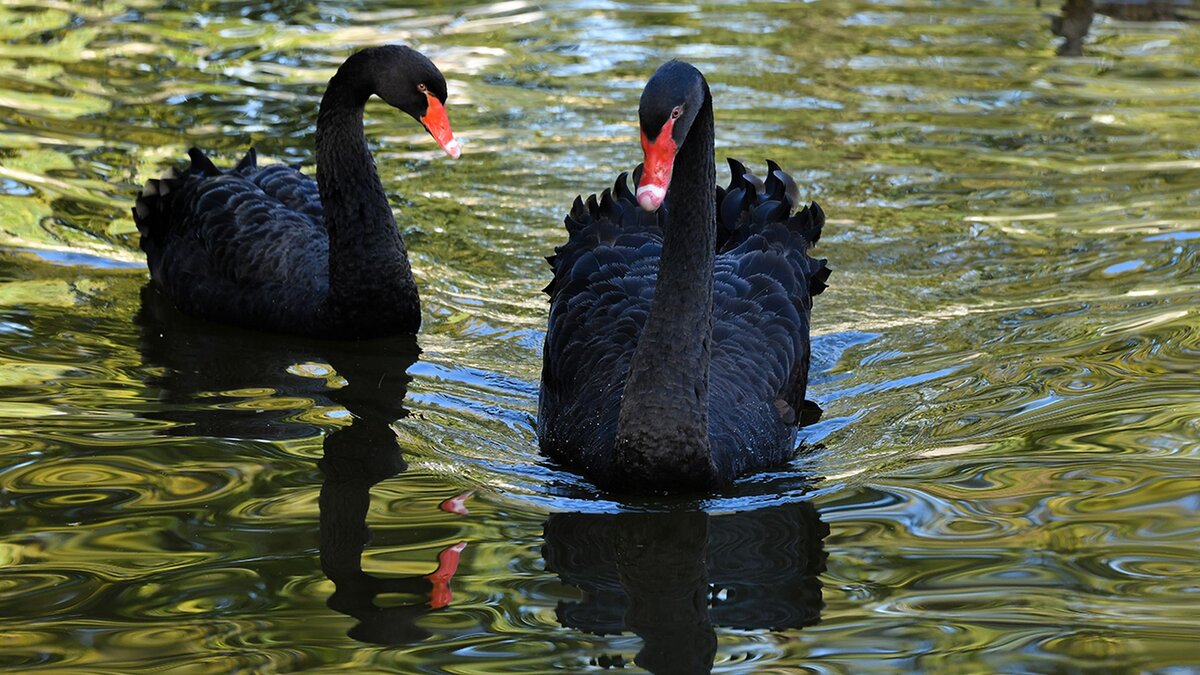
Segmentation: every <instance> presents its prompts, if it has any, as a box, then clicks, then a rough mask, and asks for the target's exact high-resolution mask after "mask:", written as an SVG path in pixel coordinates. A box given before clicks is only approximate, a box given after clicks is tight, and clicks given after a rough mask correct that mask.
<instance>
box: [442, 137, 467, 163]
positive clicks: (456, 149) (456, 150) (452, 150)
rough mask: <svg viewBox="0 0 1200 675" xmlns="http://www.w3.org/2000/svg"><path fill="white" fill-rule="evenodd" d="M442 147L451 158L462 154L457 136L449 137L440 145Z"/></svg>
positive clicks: (456, 157)
mask: <svg viewBox="0 0 1200 675" xmlns="http://www.w3.org/2000/svg"><path fill="white" fill-rule="evenodd" d="M442 149H444V150H445V151H446V154H447V155H450V158H451V159H458V157H459V155H461V154H462V145H460V144H459V142H458V139H457V138H451V139H450V140H449V141H447V142H446V144H445V145H443V146H442Z"/></svg>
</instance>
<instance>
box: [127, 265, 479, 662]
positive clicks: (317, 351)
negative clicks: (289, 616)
mask: <svg viewBox="0 0 1200 675" xmlns="http://www.w3.org/2000/svg"><path fill="white" fill-rule="evenodd" d="M138 322H139V324H140V325H141V327H142V352H143V359H144V362H145V364H146V365H147V366H151V367H154V368H156V370H157V372H156V374H155V375H153V376H152V377H151V378H150V381H149V383H150V384H152V385H154V386H157V387H160V388H161V390H162V391H161V399H162V401H163V403H164V404H165V405H164V406H163V408H162V409H161V410H160V411H158V413H157V414H156V415H154V416H156V417H161V418H163V419H166V420H169V421H172V422H175V423H177V424H179V426H176V427H172V428H171V429H169V430H168V431H167V433H169V434H175V435H187V436H209V437H215V438H242V439H263V440H285V439H292V438H303V437H307V436H312V435H315V434H318V433H320V432H321V428H320V427H318V426H317V425H315V424H305V423H300V422H297V421H294V420H291V419H288V418H289V417H291V416H293V415H295V414H296V413H297V412H299V411H297V410H295V409H278V410H275V409H269V410H263V409H260V408H253V409H241V408H238V407H236V406H230V405H223V404H228V403H231V402H236V401H237V400H238V397H237V396H234V395H231V394H222V393H221V392H235V391H237V390H257V389H270V390H272V391H273V392H274V393H275V396H277V397H301V398H303V399H309V400H311V401H312V404H311V405H330V404H332V405H337V406H341V407H343V408H345V409H346V410H347V411H348V412H349V413H350V424H349V425H347V426H342V427H339V428H336V429H334V430H332V431H330V432H329V433H328V434H327V435H326V436H325V439H324V456H323V458H322V459H321V460H320V462H319V463H318V467H319V468H320V470H321V473H322V475H323V477H324V479H323V482H322V484H321V492H320V499H319V504H320V551H321V555H320V562H321V569H322V571H323V572H324V573H325V575H326V576H327V577H328V578H329V579H330V581H332V582H333V583H334V586H335V590H334V592H333V594H332V595H331V596H330V597H329V599H328V600H327V605H328V606H329V607H330V608H331V609H333V610H335V611H338V612H341V613H343V614H346V615H348V616H351V617H353V618H354V619H356V620H357V622H358V623H357V624H356V625H355V626H354V627H353V628H351V629H350V631H349V636H350V637H351V638H353V639H355V640H360V641H363V642H370V643H375V644H383V645H396V644H407V643H412V642H417V641H420V640H423V639H425V638H428V637H429V636H430V633H429V632H428V631H426V630H425V629H423V628H421V627H419V626H417V624H416V622H417V620H418V619H419V618H420V617H422V616H423V615H425V614H427V613H428V612H430V611H432V610H434V609H437V608H439V607H442V606H445V604H447V603H448V602H449V590H448V583H449V578H450V576H452V575H453V572H454V568H455V567H456V566H457V561H458V553H459V551H461V550H462V545H459V546H457V547H450V548H448V549H447V550H445V551H443V552H442V554H441V555H440V556H439V563H438V569H437V570H435V571H434V572H433V573H431V574H427V575H413V576H404V577H380V576H375V575H372V574H368V573H366V572H364V571H363V569H362V555H363V551H364V549H365V548H366V546H367V545H368V543H369V542H370V539H371V530H370V528H369V527H368V526H367V522H366V520H367V511H368V509H369V507H370V502H371V495H370V490H371V487H372V486H374V485H376V484H377V483H380V482H381V481H384V480H387V479H389V478H392V477H394V476H397V475H399V474H400V473H402V472H404V471H405V469H407V464H406V463H405V462H404V458H403V456H402V454H401V452H400V448H399V446H398V445H397V443H396V436H395V433H393V431H392V429H391V424H392V423H393V422H394V421H396V420H397V419H400V418H402V417H404V416H406V415H407V414H408V412H407V411H406V410H405V408H404V398H405V396H406V395H407V393H408V384H409V382H410V381H411V378H410V376H409V375H408V373H407V371H408V369H409V367H411V366H412V365H413V364H414V363H416V361H417V359H418V357H419V355H420V348H419V347H418V346H417V342H416V339H415V338H413V337H411V336H407V337H397V338H388V339H382V340H371V341H366V342H327V341H321V340H309V339H304V338H295V337H289V336H280V335H271V334H266V333H259V332H254V331H246V330H241V329H237V328H231V327H227V326H221V325H217V324H212V323H207V322H203V321H198V320H195V319H191V318H190V317H187V316H184V315H182V314H180V313H179V312H178V311H177V310H175V309H174V308H173V307H172V306H171V305H170V303H169V302H168V301H167V300H166V299H165V298H164V297H162V296H161V295H160V294H159V293H158V292H157V291H156V290H154V289H153V288H151V287H149V286H147V287H146V288H145V289H143V291H142V310H141V312H140V313H139V315H138ZM302 363H324V364H328V365H329V366H331V368H332V370H333V371H334V372H335V373H336V375H337V376H338V377H340V379H341V380H344V384H342V386H340V387H332V386H329V384H328V382H327V379H326V378H320V377H302V376H299V375H296V374H294V373H292V372H290V369H291V368H293V367H294V366H295V365H296V364H302ZM381 594H405V595H409V596H415V598H416V600H415V601H414V602H410V603H408V604H395V605H389V606H386V607H385V606H380V605H378V604H377V602H376V600H377V598H378V596H380V595H381Z"/></svg>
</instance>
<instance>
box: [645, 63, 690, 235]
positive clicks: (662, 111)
mask: <svg viewBox="0 0 1200 675" xmlns="http://www.w3.org/2000/svg"><path fill="white" fill-rule="evenodd" d="M707 91H708V85H707V83H706V82H705V81H704V76H703V75H702V74H700V71H699V70H696V68H695V66H692V65H691V64H689V63H685V62H683V61H667V62H666V63H664V64H663V65H661V66H659V68H658V70H656V71H654V75H652V76H650V81H648V82H647V83H646V88H645V89H643V90H642V100H641V103H640V104H639V105H638V120H639V122H640V126H641V132H642V152H643V154H644V155H645V157H644V160H643V165H644V168H643V170H642V178H641V180H640V181H639V183H638V186H637V201H638V204H640V205H641V207H642V208H643V209H645V210H647V211H656V210H657V209H658V207H659V206H662V203H663V200H664V199H666V197H667V190H668V189H669V188H670V187H671V172H672V170H673V169H674V167H675V155H676V154H677V153H678V151H679V148H680V147H681V146H682V145H683V142H684V140H686V139H687V135H688V131H690V130H691V128H692V122H694V121H695V120H696V115H697V114H698V113H699V112H700V108H701V107H703V105H704V100H705V96H706V95H707Z"/></svg>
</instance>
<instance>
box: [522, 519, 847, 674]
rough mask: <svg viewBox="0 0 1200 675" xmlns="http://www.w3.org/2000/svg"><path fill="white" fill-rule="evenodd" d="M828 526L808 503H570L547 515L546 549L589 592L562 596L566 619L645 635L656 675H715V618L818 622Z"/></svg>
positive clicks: (761, 624) (734, 623)
mask: <svg viewBox="0 0 1200 675" xmlns="http://www.w3.org/2000/svg"><path fill="white" fill-rule="evenodd" d="M828 534H829V526H828V525H826V524H825V523H824V522H822V521H821V519H820V516H819V515H818V514H817V511H816V509H815V508H813V505H812V504H811V503H809V502H796V503H788V504H783V505H779V506H771V507H767V508H761V509H757V510H754V511H743V512H739V513H731V514H722V515H709V514H707V513H705V512H703V511H695V510H686V511H675V512H663V513H619V514H582V513H562V514H554V515H552V516H550V519H549V520H547V521H546V524H545V545H544V547H543V549H542V555H543V557H544V558H545V561H546V569H547V570H548V571H551V572H554V573H556V574H558V576H559V577H560V578H561V579H562V580H563V582H564V583H567V584H570V585H571V586H575V587H576V588H578V589H580V590H581V591H583V599H582V600H580V601H578V602H561V603H559V606H558V609H557V616H558V621H559V623H561V624H562V625H563V626H565V627H568V628H574V629H577V630H581V631H585V632H588V633H595V634H601V635H604V634H618V633H624V632H627V631H631V632H633V633H635V634H637V635H638V636H639V637H640V638H641V639H642V641H643V647H642V649H641V650H640V651H639V652H638V653H637V655H636V656H634V659H633V660H634V662H635V663H637V665H639V666H641V667H643V668H645V669H647V670H649V671H651V672H653V673H656V674H658V675H664V674H668V673H707V672H709V671H710V670H711V669H712V665H713V658H714V656H715V655H716V651H717V637H716V632H715V628H716V627H725V628H732V629H739V630H762V629H767V630H787V629H793V630H794V629H800V628H804V627H806V626H811V625H813V624H815V623H817V622H818V621H819V620H820V616H821V608H822V607H823V602H822V596H821V581H820V578H819V575H820V574H821V572H823V571H824V570H825V559H826V553H825V550H824V539H825V537H826V536H827V535H828ZM624 661H625V657H624V656H622V655H616V656H606V657H605V662H604V663H603V664H601V665H610V664H611V665H618V666H619V665H621V664H622V663H624Z"/></svg>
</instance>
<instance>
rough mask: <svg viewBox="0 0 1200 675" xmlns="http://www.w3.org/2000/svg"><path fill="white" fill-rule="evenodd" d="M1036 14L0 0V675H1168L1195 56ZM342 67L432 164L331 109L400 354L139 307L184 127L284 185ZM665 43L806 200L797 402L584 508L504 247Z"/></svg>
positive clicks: (1185, 633)
mask: <svg viewBox="0 0 1200 675" xmlns="http://www.w3.org/2000/svg"><path fill="white" fill-rule="evenodd" d="M1052 4H1053V3H1043V7H1041V8H1038V7H1037V6H1036V3H1034V2H1032V1H1031V0H994V1H992V2H973V1H970V0H954V1H951V2H940V3H929V2H921V1H918V0H892V1H890V2H877V3H870V2H865V1H862V0H858V1H850V2H833V1H824V0H817V1H815V2H789V1H787V0H784V1H782V2H756V1H746V2H707V3H684V4H681V3H661V4H638V3H632V4H631V3H621V2H609V1H604V0H583V1H579V2H554V1H551V2H549V3H531V2H525V1H524V0H515V1H506V2H497V3H492V4H488V3H482V2H480V3H471V2H469V1H468V2H463V3H459V4H453V3H447V2H430V1H423V2H417V3H408V4H399V3H386V2H372V1H365V0H359V1H356V2H294V1H283V0H278V1H275V2H267V1H262V2H250V3H247V2H231V1H217V2H203V3H192V2H168V3H166V4H163V3H162V2H159V1H155V2H142V1H140V0H139V1H137V2H107V1H106V2H63V1H58V2H54V1H51V2H39V3H33V2H28V3H23V2H20V1H19V0H17V1H8V2H4V3H0V78H2V82H0V238H2V239H3V247H2V248H0V417H2V418H3V419H2V422H0V429H2V431H0V472H2V473H0V513H2V515H3V522H4V525H5V526H4V528H3V529H2V531H0V564H2V565H3V573H2V574H0V604H2V607H3V609H2V611H0V616H2V617H3V618H2V619H0V668H7V669H11V670H15V671H22V672H37V671H46V672H59V671H63V670H71V669H75V670H79V671H86V672H134V671H150V670H162V671H182V672H192V671H212V672H228V671H234V670H240V671H242V672H282V671H291V670H299V669H309V668H319V669H346V670H355V671H372V670H374V671H378V670H389V669H391V670H395V671H399V672H406V673H407V672H430V673H435V672H437V673H440V672H455V673H467V672H546V671H559V672H576V671H580V670H586V669H601V668H604V667H612V666H618V665H624V666H625V667H626V668H635V669H636V668H637V667H638V666H635V660H636V661H637V663H638V664H640V666H641V667H645V668H652V669H655V670H657V671H659V672H672V671H685V672H694V671H702V670H705V669H708V668H710V667H711V668H713V669H714V670H716V671H720V672H791V671H793V670H794V669H796V668H808V669H812V670H815V671H821V672H846V673H862V672H872V671H878V672H888V671H911V670H924V671H931V672H972V673H974V672H1018V671H1021V672H1079V671H1095V672H1106V673H1107V672H1192V671H1194V670H1195V669H1197V668H1200V650H1198V649H1197V647H1196V646H1195V645H1196V644H1198V641H1200V628H1197V622H1196V617H1197V612H1198V611H1200V585H1198V583H1200V582H1198V580H1200V563H1198V562H1197V560H1198V559H1200V558H1198V553H1200V551H1198V549H1200V523H1198V521H1197V518H1196V512H1197V510H1198V509H1200V497H1198V496H1197V495H1198V494H1200V478H1198V476H1200V422H1198V420H1200V395H1198V392H1200V376H1198V375H1197V370H1198V364H1200V304H1198V301H1200V270H1198V269H1197V249H1198V248H1200V27H1198V26H1197V25H1196V24H1190V23H1187V22H1182V21H1176V22H1145V23H1140V22H1131V21H1120V20H1115V19H1113V18H1110V17H1106V16H1102V15H1097V16H1096V17H1095V20H1094V22H1093V23H1092V25H1091V32H1090V35H1088V36H1087V38H1086V39H1085V40H1084V41H1083V43H1082V51H1083V56H1082V57H1076V58H1061V57H1058V56H1056V54H1055V51H1056V48H1057V45H1058V38H1056V37H1055V36H1054V35H1052V34H1051V32H1050V27H1049V20H1048V18H1047V16H1046V13H1047V12H1056V11H1057V10H1058V8H1057V6H1051V5H1052ZM1185 9H1186V6H1185ZM386 42H406V43H409V44H412V45H415V46H417V47H419V48H420V49H422V50H423V51H425V52H426V53H427V54H429V55H430V56H431V57H432V58H433V59H434V61H436V62H437V63H438V64H439V65H440V66H441V68H442V70H443V71H444V72H445V73H446V75H447V78H448V80H449V82H450V90H451V99H450V101H451V102H450V107H449V110H450V116H451V120H452V122H453V124H454V126H455V128H456V130H457V132H458V135H459V137H460V138H461V139H462V140H463V141H464V143H465V149H464V153H463V157H462V159H461V160H459V161H457V162H452V161H449V160H447V159H445V158H444V157H443V156H442V153H441V152H440V151H439V150H438V149H437V147H436V146H435V145H434V144H433V143H432V142H431V141H430V140H429V138H428V137H427V136H426V135H425V134H424V132H423V131H421V130H420V129H419V128H417V127H416V126H415V125H414V124H413V123H412V121H411V120H409V119H407V118H405V117H403V116H400V115H398V113H396V112H395V111H393V110H390V109H388V108H387V107H386V106H384V105H382V104H378V103H373V104H372V105H371V106H370V107H369V109H368V134H369V136H370V137H371V140H372V143H373V147H374V148H375V150H376V159H377V162H378V164H379V167H380V172H381V174H382V176H383V177H384V182H385V184H386V186H387V187H388V189H389V191H390V192H391V194H392V200H393V204H394V205H395V206H396V208H397V209H398V221H399V223H400V225H401V227H402V228H403V229H404V232H405V236H406V238H407V241H408V243H409V248H410V250H411V251H412V252H413V256H414V261H413V263H414V268H415V271H416V274H417V275H418V280H419V282H420V284H421V293H422V298H423V300H424V303H425V304H424V311H425V326H424V329H423V332H422V334H421V335H420V336H419V337H418V338H417V340H416V343H415V344H414V343H413V341H411V340H391V341H383V342H381V343H378V344H372V345H369V346H355V347H351V348H346V347H339V346H337V345H329V344H325V343H319V342H307V341H302V340H295V339H286V338H279V337H274V336H263V335H257V334H250V333H242V332H238V331H232V330H228V329H223V328H220V327H216V326H209V325H204V324H201V323H198V322H193V321H189V320H186V319H184V318H181V317H179V316H178V315H176V314H173V313H172V312H171V311H170V309H169V308H166V307H163V306H162V305H161V303H160V302H157V301H156V299H155V298H154V297H153V296H148V297H146V299H145V301H144V300H143V297H142V292H141V288H142V286H143V285H144V283H145V280H146V274H145V271H144V269H143V266H142V263H141V257H140V253H139V251H138V249H137V243H136V233H135V230H134V227H133V223H132V220H131V218H130V214H129V207H130V204H131V201H132V195H133V193H134V192H135V191H136V189H137V187H138V186H139V184H140V183H141V182H142V181H144V180H145V179H147V178H151V177H154V176H155V175H156V174H157V173H158V172H161V171H163V170H165V169H166V168H167V167H168V166H171V165H172V164H175V163H179V162H180V161H181V158H182V157H183V153H184V151H185V150H186V148H187V147H188V146H189V145H197V146H200V147H202V148H206V149H208V150H211V151H212V153H213V154H214V156H215V157H217V158H218V159H219V161H220V162H223V163H229V162H233V161H236V159H237V158H239V157H240V156H241V154H242V153H243V152H244V150H245V149H246V147H247V146H248V145H250V144H254V145H256V146H257V147H258V149H259V152H260V154H261V155H262V156H264V157H267V158H270V160H271V161H288V162H299V163H302V164H305V165H306V166H308V167H309V168H310V169H311V166H312V161H313V154H312V153H313V148H312V142H313V141H312V136H313V134H312V132H313V123H314V114H315V110H316V105H317V103H318V101H319V97H320V94H321V91H322V85H323V83H324V82H325V81H326V80H327V79H328V77H329V76H330V74H331V73H332V72H333V69H334V68H335V67H336V66H337V64H338V63H340V61H341V60H342V59H343V58H344V57H345V56H346V55H347V54H348V53H349V52H350V51H352V50H353V49H355V48H358V47H362V46H365V45H369V44H379V43H386ZM672 57H680V58H684V59H687V60H690V61H692V62H693V63H695V64H697V65H698V66H699V67H701V68H702V69H703V70H704V71H705V72H706V73H707V74H708V77H709V80H710V81H711V82H712V85H713V92H714V96H715V99H716V105H717V109H718V113H717V115H718V128H717V134H718V145H719V149H718V151H719V152H720V153H721V154H722V155H725V154H729V155H733V156H736V157H739V158H741V159H743V160H746V161H747V162H748V163H750V164H751V165H753V166H762V162H763V161H764V160H765V159H766V158H768V157H769V158H773V159H775V160H777V161H778V162H779V163H780V164H781V165H783V166H784V167H785V168H786V169H787V170H789V171H791V172H792V173H793V175H795V176H796V177H797V179H798V180H799V182H800V183H801V185H802V186H803V191H804V194H805V196H806V197H807V198H812V199H816V200H818V201H819V202H820V203H821V204H822V205H823V206H824V207H825V210H826V211H827V212H828V214H829V216H830V221H829V224H828V225H827V227H826V234H825V236H824V237H823V239H822V241H821V244H820V247H819V252H820V254H821V255H824V256H827V257H829V258H830V260H831V265H832V267H833V268H834V270H835V272H834V276H833V277H832V278H831V280H830V283H831V286H830V289H829V291H828V292H827V293H825V294H824V295H822V296H821V297H820V298H818V303H817V305H818V307H817V310H816V315H815V326H814V329H815V332H816V335H817V337H816V346H815V361H816V364H815V366H814V375H815V380H816V383H815V385H814V387H813V388H812V394H813V395H814V396H815V398H817V399H818V400H819V401H820V402H821V404H822V405H823V406H824V408H825V417H824V419H823V421H822V422H820V423H819V424H818V425H816V426H814V427H810V428H809V429H806V430H805V431H804V432H803V436H804V437H805V438H806V440H807V442H808V444H809V446H810V449H809V450H808V451H807V452H805V453H804V454H802V455H801V456H800V457H799V458H798V459H797V460H796V461H795V462H794V463H793V464H791V465H790V466H788V467H786V468H785V469H783V470H780V471H778V472H774V473H771V474H769V475H766V476H758V477H752V478H748V479H746V480H743V481H741V482H740V483H739V484H738V485H737V487H736V488H735V489H733V490H731V491H730V492H729V493H727V494H722V495H717V496H714V497H712V498H711V499H707V500H705V501H704V502H702V503H700V504H695V503H692V504H688V503H679V502H663V501H655V500H651V501H648V502H639V503H637V504H632V505H630V504H620V503H617V502H614V501H612V500H610V499H608V498H606V497H603V496H595V495H593V494H592V492H591V491H590V490H589V489H588V486H587V485H586V483H584V482H582V481H580V480H578V479H577V478H575V477H573V476H572V475H570V474H568V473H565V472H562V471H560V470H558V469H556V468H555V467H553V466H549V465H547V464H546V463H545V462H543V461H542V460H541V459H540V458H539V457H538V455H537V452H536V445H535V440H534V434H533V431H532V422H531V417H532V416H533V415H534V414H535V411H536V382H537V377H538V372H539V367H540V358H541V357H540V338H541V329H542V326H543V321H544V314H545V310H546V305H545V302H544V300H543V298H542V296H541V295H540V294H539V290H540V288H541V287H542V286H543V285H544V284H545V282H546V278H547V275H546V266H545V263H544V261H543V260H542V256H544V255H547V254H548V253H550V252H551V250H552V247H553V246H555V245H556V244H557V243H559V242H561V241H562V239H563V233H562V229H561V225H560V223H561V218H562V216H563V215H564V209H565V208H566V207H567V206H568V205H569V203H570V201H571V199H572V198H573V197H574V196H575V195H576V194H577V193H580V192H590V191H595V190H598V189H602V188H604V187H606V186H607V185H609V184H610V183H611V180H612V178H613V177H614V176H615V175H616V173H617V172H619V171H621V170H626V169H629V168H630V167H632V165H633V164H635V163H636V162H637V161H638V158H639V148H638V144H637V136H636V126H635V119H636V118H635V110H636V104H637V98H638V94H639V92H640V88H641V86H642V84H643V83H644V81H645V80H646V78H647V76H648V75H649V74H650V73H651V72H652V70H653V68H654V67H655V66H656V65H657V64H658V63H660V62H661V61H663V60H665V59H668V58H672ZM722 180H724V176H722ZM418 349H419V350H420V353H419V354H418V353H417V350H418ZM406 373H407V374H406ZM397 439H398V440H397ZM811 446H815V447H811ZM469 491H473V493H470V494H469V495H467V496H466V497H465V500H464V501H463V504H464V506H465V508H466V510H467V512H466V513H462V512H461V511H462V509H458V508H455V507H453V505H446V506H444V507H441V508H439V506H440V505H442V504H443V500H446V499H447V498H452V497H455V496H456V495H462V494H463V493H468V492H469ZM367 527H369V529H370V531H369V533H368V530H367ZM463 543H465V547H463V546H462V544H463ZM439 556H441V558H439ZM455 556H458V558H457V568H456V572H455V574H454V575H453V578H452V579H450V578H448V573H449V571H450V570H451V569H452V568H453V564H452V563H453V560H452V559H453V558H454V557H455ZM439 560H442V563H441V568H440V569H441V573H440V574H443V576H442V577H439V576H438V574H433V573H434V570H435V569H439Z"/></svg>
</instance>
